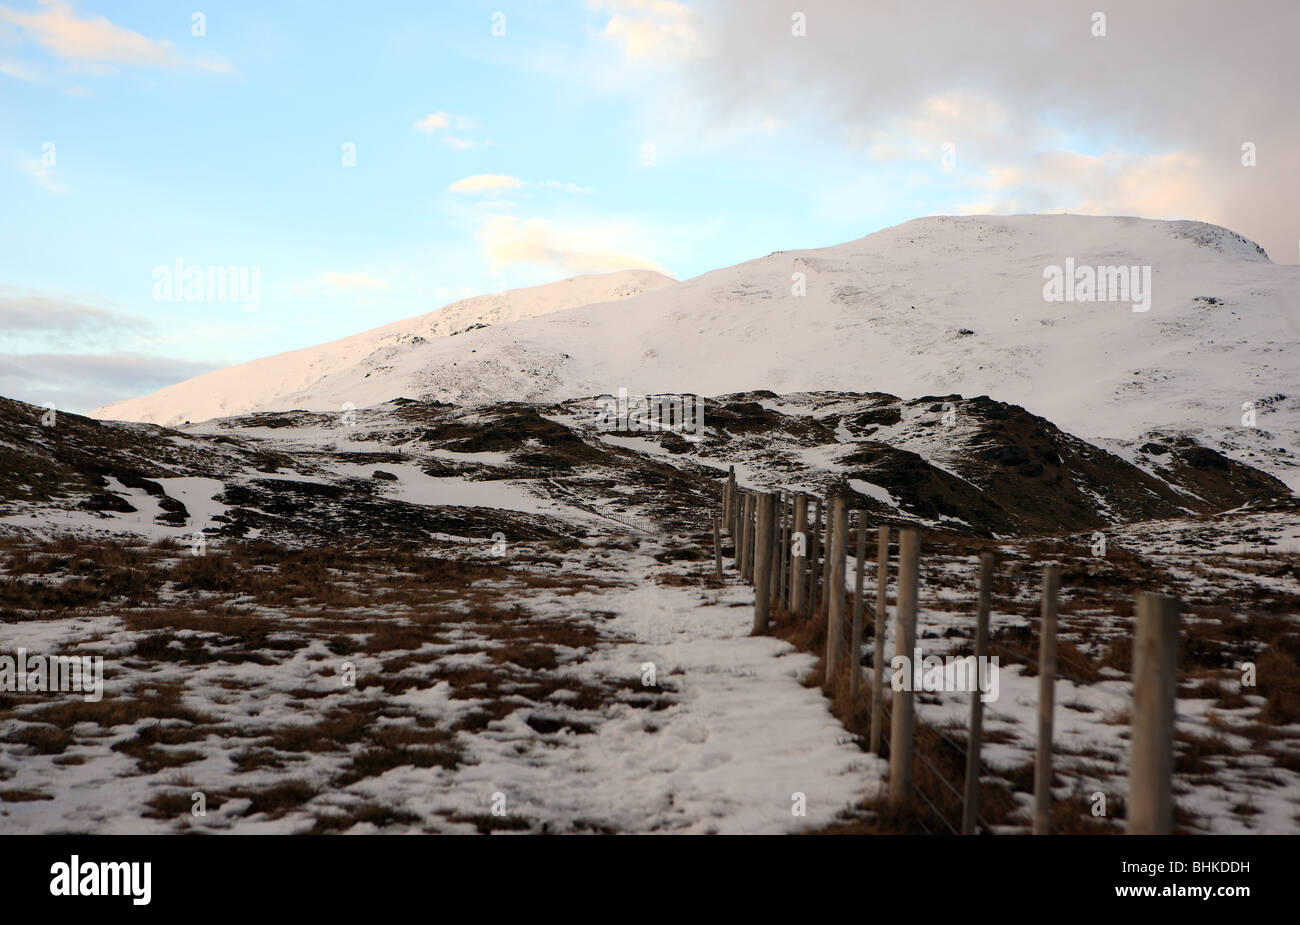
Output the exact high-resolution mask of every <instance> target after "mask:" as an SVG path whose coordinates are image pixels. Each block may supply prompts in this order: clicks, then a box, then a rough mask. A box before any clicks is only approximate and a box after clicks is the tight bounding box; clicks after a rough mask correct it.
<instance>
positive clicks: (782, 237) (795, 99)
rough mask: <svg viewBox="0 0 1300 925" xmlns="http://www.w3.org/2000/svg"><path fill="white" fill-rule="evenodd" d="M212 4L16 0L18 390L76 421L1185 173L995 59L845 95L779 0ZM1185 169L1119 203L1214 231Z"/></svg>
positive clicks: (5, 40)
mask: <svg viewBox="0 0 1300 925" xmlns="http://www.w3.org/2000/svg"><path fill="white" fill-rule="evenodd" d="M818 5H819V4H808V6H814V7H816V6H818ZM820 5H821V6H822V7H825V4H824V3H823V4H820ZM195 6H197V7H200V8H202V7H204V6H205V4H203V3H202V0H199V2H197V3H195V4H193V5H191V6H189V7H181V6H179V5H177V4H175V3H163V2H132V3H120V2H119V3H99V4H95V3H90V2H81V0H78V2H75V3H67V2H63V0H45V2H18V0H0V201H3V203H4V207H5V208H4V213H5V221H4V222H3V223H0V306H3V308H2V309H0V311H2V312H3V313H2V314H0V320H4V321H5V326H4V328H0V394H4V395H8V396H10V397H17V398H22V399H24V400H28V401H34V402H38V403H40V402H44V401H53V402H54V403H56V404H57V405H59V406H60V407H66V408H70V409H72V410H84V409H87V408H89V407H92V406H93V405H95V404H99V403H103V402H107V401H109V400H113V399H116V398H121V397H126V396H128V395H131V394H137V393H139V392H142V391H149V390H152V389H154V388H157V387H160V386H161V385H165V384H167V383H168V382H170V381H175V380H177V379H181V378H185V377H187V376H189V375H192V374H194V373H195V372H198V371H201V370H203V369H206V368H212V367H215V366H221V365H227V364H229V363H234V362H240V361H243V360H248V359H252V358H255V357H258V356H263V355H265V354H268V353H274V352H278V351H281V350H287V349H293V348H297V347H303V346H308V345H311V344H315V343H319V342H321V341H323V340H327V339H332V338H335V337H341V336H345V335H347V334H351V333H355V332H357V331H360V330H364V329H367V328H370V327H374V326H376V325H379V324H382V323H385V322H388V321H392V320H396V319H399V318H404V317H408V316H411V315H415V314H419V313H422V312H426V311H430V310H432V309H434V308H436V307H438V306H440V305H443V304H446V303H448V302H450V301H454V300H455V299H457V298H460V297H463V296H465V295H469V294H474V293H479V292H488V291H492V290H493V289H500V288H514V287H517V286H525V285H533V284H537V283H542V282H549V281H552V280H555V279H560V278H563V277H566V276H571V275H575V274H576V273H581V272H594V271H601V270H612V269H618V268H620V267H622V266H638V265H639V266H652V267H656V268H660V269H663V270H664V271H665V272H668V273H670V274H671V275H673V276H676V277H678V278H687V277H690V276H694V275H696V274H699V273H702V272H706V271H708V270H710V269H714V268H717V267H721V266H726V265H729V264H732V263H736V262H739V261H742V260H745V259H749V258H752V257H757V256H762V255H764V254H766V253H769V252H771V251H773V250H780V249H793V248H804V247H816V246H822V245H829V244H835V243H839V242H842V241H845V240H849V239H852V238H856V237H860V236H862V235H865V234H868V233H870V232H871V231H874V230H877V229H880V228H882V227H886V226H888V225H892V224H895V223H897V222H901V221H906V220H908V219H911V218H915V217H918V216H921V215H927V214H935V213H943V212H969V211H1029V210H1040V209H1058V208H1063V209H1077V210H1079V211H1116V210H1117V203H1116V202H1115V201H1114V197H1113V196H1110V197H1109V198H1108V197H1107V196H1106V195H1102V194H1100V193H1098V191H1097V190H1094V189H1089V188H1087V187H1088V184H1089V182H1092V181H1089V180H1088V177H1090V176H1093V174H1094V173H1096V174H1097V175H1104V176H1105V177H1106V178H1107V179H1106V183H1107V186H1108V189H1112V188H1114V187H1115V186H1117V185H1118V184H1117V183H1116V177H1117V176H1121V175H1123V174H1124V173H1125V172H1137V175H1138V176H1139V177H1140V176H1142V173H1141V172H1142V171H1146V172H1147V173H1148V174H1150V173H1157V174H1159V175H1161V176H1168V175H1170V173H1171V172H1173V173H1176V172H1177V169H1181V167H1182V166H1186V167H1187V169H1188V170H1194V169H1196V165H1197V163H1198V162H1197V160H1196V158H1197V157H1198V155H1197V153H1196V152H1195V151H1194V150H1192V148H1191V147H1189V146H1188V145H1187V144H1186V143H1185V139H1180V138H1177V137H1174V135H1176V132H1173V133H1170V132H1166V133H1158V132H1157V133H1143V132H1135V131H1133V130H1132V127H1131V126H1130V125H1127V124H1126V123H1125V122H1124V120H1123V119H1119V120H1116V121H1115V122H1107V123H1103V124H1098V123H1097V122H1096V120H1089V119H1087V118H1085V117H1083V116H1081V115H1080V113H1079V112H1077V111H1075V112H1071V111H1070V107H1068V106H1067V107H1065V111H1058V108H1057V107H1056V106H1055V105H1054V104H1045V103H1042V102H1041V101H1040V102H1037V103H1036V104H1035V105H1036V108H1035V109H1033V110H1032V111H1030V112H1028V113H1025V112H1022V111H1020V109H1019V108H1018V106H1017V105H1016V104H1015V101H1014V100H1013V99H1012V98H1011V95H1010V94H1009V93H1008V91H1007V90H1006V84H1005V83H1004V84H1002V85H999V84H997V82H996V81H993V82H990V81H985V80H981V79H977V78H976V77H975V76H973V75H976V74H980V73H983V72H980V71H971V72H970V73H968V74H966V75H964V76H963V75H957V76H951V75H946V74H941V73H938V72H936V73H935V74H934V75H933V76H932V78H928V79H926V80H913V81H911V82H910V83H909V84H908V88H909V92H908V93H905V94H898V95H897V96H898V102H897V105H896V106H894V107H892V108H890V107H882V105H881V104H880V102H879V100H872V101H871V102H870V103H869V104H865V105H861V106H859V107H858V108H857V109H856V111H855V109H854V105H850V103H846V102H845V101H852V100H853V99H854V94H853V93H851V92H845V90H846V88H845V87H843V86H840V85H839V84H838V82H839V81H841V80H843V79H845V77H844V75H845V73H848V74H850V75H852V74H853V68H854V62H853V61H852V60H851V59H850V60H848V61H844V62H843V64H844V66H845V67H846V68H847V71H839V72H837V71H836V70H835V69H834V64H835V60H836V55H840V56H841V57H842V56H843V55H842V47H841V46H840V45H830V44H826V41H827V40H826V39H825V38H819V35H820V36H823V37H824V36H826V35H827V32H828V31H838V30H834V29H831V27H830V26H829V25H828V24H827V19H828V17H830V16H831V15H832V14H833V13H835V10H833V9H828V10H827V11H826V12H825V13H822V12H810V13H809V14H808V15H809V17H811V18H810V25H809V34H808V36H807V37H806V38H807V39H808V41H807V43H806V44H802V45H801V44H797V43H796V44H791V35H790V32H791V28H790V24H789V18H790V14H789V12H788V11H787V10H785V8H784V7H781V6H780V5H779V4H777V5H771V9H770V10H764V9H762V7H763V6H764V4H762V3H754V4H749V5H746V4H739V5H736V4H728V3H722V2H719V3H710V4H678V3H673V2H666V0H534V2H529V3H524V4H517V5H514V6H509V5H504V4H502V3H501V2H500V0H494V2H489V3H475V2H458V3H445V4H444V3H438V4H431V3H428V2H410V3H400V2H399V3H385V4H382V5H368V4H324V5H322V4H316V3H306V2H303V3H275V4H266V3H263V2H257V3H252V2H224V3H222V4H220V5H219V6H218V5H211V6H210V8H208V9H207V10H205V11H204V17H205V19H204V21H203V23H202V25H203V30H202V31H203V32H204V34H202V35H195V34H193V33H194V31H196V30H195V23H194V21H193V20H192V16H191V12H192V10H193V7H195ZM503 6H504V7H505V9H504V11H503V12H504V15H505V19H504V35H500V34H494V25H495V26H496V27H497V28H496V31H497V32H500V31H501V29H500V25H501V23H500V20H494V14H495V13H496V12H497V11H498V10H501V8H502V7H503ZM850 6H854V5H850ZM818 16H822V17H823V18H821V19H818V18H817V17H818ZM818 26H820V29H819V28H818ZM1063 27H1064V28H1069V29H1075V28H1076V27H1077V29H1078V35H1079V38H1078V41H1079V42H1080V46H1079V47H1081V48H1083V49H1085V50H1086V51H1087V53H1089V54H1092V53H1095V49H1096V48H1097V47H1098V46H1097V45H1096V44H1095V43H1094V44H1092V45H1084V44H1082V43H1084V42H1087V41H1088V40H1089V39H1090V38H1093V37H1090V36H1088V35H1087V33H1086V23H1084V24H1082V25H1081V24H1080V21H1079V20H1078V18H1077V17H1075V19H1074V20H1072V21H1070V23H1068V24H1066V25H1065V26H1063ZM990 28H995V29H996V28H997V26H996V24H993V25H992V26H991V27H990ZM747 29H749V30H752V34H751V35H748V38H747V37H746V36H747V33H746V30H747ZM1070 34H1071V35H1073V34H1074V33H1073V32H1071V33H1070ZM746 42H748V44H746ZM763 43H777V44H771V45H765V44H763ZM819 43H821V44H819ZM738 48H739V50H740V52H742V53H743V54H741V55H740V56H739V57H738V56H737V49H738ZM772 49H776V50H775V51H773V50H772ZM749 52H752V55H750V54H749ZM850 55H851V52H850ZM751 56H752V57H755V58H757V59H758V61H757V62H754V61H749V60H748V58H749V57H751ZM823 57H824V58H825V59H826V60H825V61H823V60H822V58H823ZM913 60H915V59H913ZM782 65H788V66H789V68H790V71H789V73H786V74H782V72H781V70H780V67H781V66H782ZM920 66H924V63H923V62H922V64H921V65H920ZM747 69H748V70H747ZM848 80H849V81H850V82H852V80H853V77H852V76H850V77H849V78H848ZM765 81H766V82H767V83H765ZM949 138H952V139H957V141H955V142H952V144H953V145H954V149H955V151H956V152H957V153H956V156H955V157H950V158H948V159H947V160H945V159H944V152H945V149H944V144H945V141H944V139H949ZM349 143H350V144H352V145H354V146H355V166H347V165H345V163H344V159H345V158H344V150H343V146H344V145H345V144H349ZM647 144H651V145H653V146H654V156H653V160H652V162H647V158H646V156H645V155H646V150H647V149H646V145H647ZM51 146H52V147H51ZM1017 146H1018V147H1017ZM1230 153H1232V152H1230ZM51 156H52V160H51ZM1232 156H1233V157H1235V156H1236V155H1235V153H1232ZM1063 158H1064V159H1066V161H1068V162H1069V166H1068V167H1066V168H1062V167H1061V164H1062V163H1063V161H1062V159H1063ZM1070 158H1074V159H1075V160H1073V161H1070V160H1069V159H1070ZM1106 158H1110V160H1105V159H1106ZM1171 158H1172V159H1174V160H1172V161H1171V160H1170V159H1171ZM1179 158H1182V159H1183V160H1179ZM1188 158H1190V159H1191V160H1187V159H1188ZM1080 159H1082V160H1080ZM1084 162H1086V163H1084ZM1080 164H1082V166H1079V165H1080ZM1180 165H1181V166H1180ZM1062 170H1064V175H1068V177H1069V178H1070V181H1069V182H1059V180H1060V177H1061V176H1062V175H1063V174H1061V171H1062ZM1034 171H1037V173H1034ZM1052 171H1057V173H1053V172H1052ZM1071 184H1073V185H1071ZM1195 185H1196V184H1193V183H1190V182H1188V183H1185V184H1184V187H1186V188H1187V189H1190V188H1192V187H1193V186H1195ZM1184 187H1179V188H1178V189H1175V190H1172V191H1163V192H1168V195H1167V196H1165V197H1164V198H1162V199H1160V200H1159V201H1156V202H1152V201H1151V200H1150V199H1149V198H1148V199H1147V200H1146V201H1143V200H1141V199H1140V198H1139V199H1138V201H1135V202H1134V203H1132V206H1133V208H1132V209H1131V212H1132V213H1133V214H1151V213H1160V212H1163V211H1168V212H1170V213H1171V214H1169V215H1162V214H1153V215H1152V217H1193V218H1206V219H1209V220H1214V219H1215V218H1216V217H1217V216H1216V215H1215V214H1213V213H1214V212H1215V204H1214V202H1213V201H1211V200H1207V199H1205V198H1204V197H1201V198H1198V197H1197V196H1196V195H1194V194H1191V193H1189V194H1187V195H1185V196H1184V195H1183V194H1182V190H1183V189H1184ZM1143 188H1144V189H1145V187H1143ZM1144 195H1145V194H1144ZM1180 196H1182V198H1180ZM1127 204H1128V203H1126V202H1123V201H1121V202H1119V203H1118V207H1119V208H1123V207H1124V206H1125V205H1127ZM1238 230H1242V231H1243V232H1244V233H1249V229H1242V228H1239V229H1238ZM177 260H181V261H183V262H184V264H185V265H186V266H200V267H224V266H237V267H245V268H257V270H258V278H259V280H260V292H259V299H258V302H259V304H258V306H257V310H256V311H247V310H245V309H246V306H244V305H241V304H239V303H238V302H237V301H226V302H195V301H159V300H157V299H156V298H155V297H154V296H155V281H156V277H155V273H154V271H155V268H157V267H172V266H174V265H175V261H177Z"/></svg>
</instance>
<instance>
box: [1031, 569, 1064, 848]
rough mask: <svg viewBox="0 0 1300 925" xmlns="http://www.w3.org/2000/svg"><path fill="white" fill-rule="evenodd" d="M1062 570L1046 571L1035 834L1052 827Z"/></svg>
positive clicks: (1040, 642) (1040, 652) (1040, 646)
mask: <svg viewBox="0 0 1300 925" xmlns="http://www.w3.org/2000/svg"><path fill="white" fill-rule="evenodd" d="M1060 587H1061V567H1060V566H1059V565H1049V566H1047V567H1046V568H1045V569H1043V604H1042V620H1041V621H1040V623H1041V625H1040V628H1039V633H1038V750H1037V753H1036V754H1035V756H1034V827H1033V833H1034V834H1035V835H1047V834H1048V833H1049V832H1050V831H1051V828H1052V715H1053V712H1054V708H1055V706H1056V592H1057V591H1058V590H1059V589H1060Z"/></svg>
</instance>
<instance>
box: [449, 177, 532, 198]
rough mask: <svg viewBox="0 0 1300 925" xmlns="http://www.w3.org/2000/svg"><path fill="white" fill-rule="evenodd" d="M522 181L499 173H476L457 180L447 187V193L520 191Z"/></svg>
mask: <svg viewBox="0 0 1300 925" xmlns="http://www.w3.org/2000/svg"><path fill="white" fill-rule="evenodd" d="M524 186H525V183H524V181H523V180H521V179H519V178H518V177H511V176H507V175H505V174H500V173H476V174H474V175H473V176H472V177H465V178H464V179H461V180H457V181H456V182H455V183H453V184H451V186H449V187H447V192H449V193H490V192H496V191H498V190H506V189H522V188H523V187H524Z"/></svg>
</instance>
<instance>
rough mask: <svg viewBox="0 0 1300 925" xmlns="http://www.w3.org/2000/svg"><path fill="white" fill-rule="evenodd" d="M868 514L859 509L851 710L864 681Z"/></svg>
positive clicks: (856, 701) (850, 641) (854, 582)
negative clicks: (863, 648)
mask: <svg viewBox="0 0 1300 925" xmlns="http://www.w3.org/2000/svg"><path fill="white" fill-rule="evenodd" d="M866 560H867V515H866V511H858V568H857V571H855V572H854V573H853V631H852V632H851V633H849V703H850V704H851V705H852V706H850V709H851V710H856V709H857V708H858V693H859V690H860V689H861V686H862V684H861V681H862V613H863V610H864V609H865V604H866V602H865V601H864V600H863V599H862V594H863V590H862V588H863V579H864V578H865V577H866V575H865V573H866V569H867V566H866Z"/></svg>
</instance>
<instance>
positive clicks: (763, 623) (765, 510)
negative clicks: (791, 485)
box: [754, 492, 776, 635]
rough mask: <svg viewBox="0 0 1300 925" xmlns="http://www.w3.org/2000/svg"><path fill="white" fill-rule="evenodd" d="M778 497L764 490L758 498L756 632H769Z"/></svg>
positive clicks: (755, 595)
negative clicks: (773, 529)
mask: <svg viewBox="0 0 1300 925" xmlns="http://www.w3.org/2000/svg"><path fill="white" fill-rule="evenodd" d="M775 500H776V499H775V498H773V497H772V495H770V494H769V493H767V492H762V493H760V494H759V495H758V497H757V499H756V506H757V508H758V511H757V514H758V524H757V531H758V532H757V539H756V542H755V544H754V548H755V550H756V555H755V556H754V633H755V634H756V635H757V634H759V633H766V632H767V625H768V615H769V613H770V609H771V606H772V556H771V555H770V550H771V548H772V514H773V502H774V501H775Z"/></svg>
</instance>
